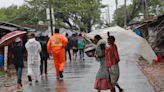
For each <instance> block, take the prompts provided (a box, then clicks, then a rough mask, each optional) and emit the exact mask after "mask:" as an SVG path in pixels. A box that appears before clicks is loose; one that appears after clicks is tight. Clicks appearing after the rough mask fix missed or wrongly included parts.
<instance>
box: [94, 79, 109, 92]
mask: <svg viewBox="0 0 164 92" xmlns="http://www.w3.org/2000/svg"><path fill="white" fill-rule="evenodd" d="M94 88H95V89H97V90H108V89H111V88H112V86H111V85H110V81H109V79H105V78H104V79H97V80H96V81H95V85H94Z"/></svg>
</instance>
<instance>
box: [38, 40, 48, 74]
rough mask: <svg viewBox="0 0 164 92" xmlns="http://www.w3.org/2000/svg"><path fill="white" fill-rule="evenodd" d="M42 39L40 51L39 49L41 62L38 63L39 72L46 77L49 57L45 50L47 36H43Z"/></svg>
mask: <svg viewBox="0 0 164 92" xmlns="http://www.w3.org/2000/svg"><path fill="white" fill-rule="evenodd" d="M43 38H44V39H43V41H41V42H40V43H41V46H42V51H41V63H40V74H41V76H42V77H43V73H44V74H45V77H47V60H48V58H49V54H48V52H47V41H48V37H43Z"/></svg>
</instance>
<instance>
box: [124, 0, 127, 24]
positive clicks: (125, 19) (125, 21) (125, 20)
mask: <svg viewBox="0 0 164 92" xmlns="http://www.w3.org/2000/svg"><path fill="white" fill-rule="evenodd" d="M124 6H125V18H124V27H126V26H127V8H126V0H124Z"/></svg>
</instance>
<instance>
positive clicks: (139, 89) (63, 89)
mask: <svg viewBox="0 0 164 92" xmlns="http://www.w3.org/2000/svg"><path fill="white" fill-rule="evenodd" d="M49 62H51V61H49ZM50 66H52V64H51V65H50ZM98 68H99V63H98V62H96V61H95V59H94V58H89V57H87V56H86V57H85V61H84V62H80V61H77V62H71V63H70V62H69V61H68V62H67V64H66V66H65V72H64V79H63V80H57V79H56V78H55V69H54V68H51V69H50V70H49V72H48V77H47V79H46V78H43V79H40V80H39V83H35V82H33V84H32V85H29V84H28V83H27V84H26V85H24V88H23V92H96V90H95V89H94V81H95V76H96V73H97V71H98ZM120 73H121V74H120V79H119V84H120V86H122V88H124V92H155V91H154V88H153V87H152V86H151V85H150V83H149V81H148V80H147V78H146V77H145V76H144V74H143V73H142V72H141V71H140V69H139V65H138V64H137V62H136V61H134V60H130V59H124V58H122V60H121V62H120ZM102 92H110V91H109V90H107V91H102ZM117 92H118V91H117Z"/></svg>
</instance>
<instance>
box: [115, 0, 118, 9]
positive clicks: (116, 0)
mask: <svg viewBox="0 0 164 92" xmlns="http://www.w3.org/2000/svg"><path fill="white" fill-rule="evenodd" d="M115 2H116V10H117V8H118V0H115Z"/></svg>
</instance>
